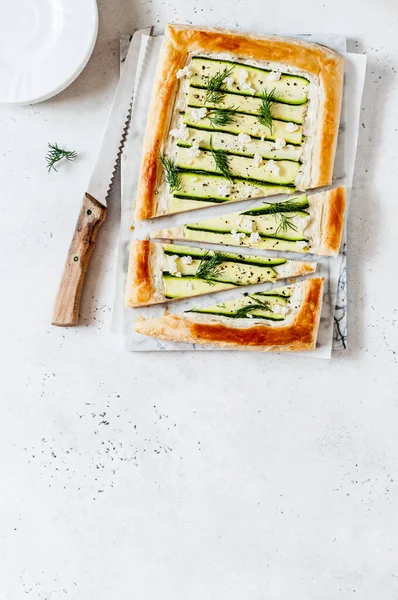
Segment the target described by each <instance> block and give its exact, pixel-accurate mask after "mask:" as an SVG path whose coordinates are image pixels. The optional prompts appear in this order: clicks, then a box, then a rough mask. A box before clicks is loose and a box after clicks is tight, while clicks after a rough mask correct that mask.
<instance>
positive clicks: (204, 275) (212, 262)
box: [195, 251, 228, 285]
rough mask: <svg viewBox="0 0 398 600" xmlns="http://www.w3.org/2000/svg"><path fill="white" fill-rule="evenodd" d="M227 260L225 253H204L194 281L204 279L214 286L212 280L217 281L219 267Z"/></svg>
mask: <svg viewBox="0 0 398 600" xmlns="http://www.w3.org/2000/svg"><path fill="white" fill-rule="evenodd" d="M227 260H228V254H225V252H214V254H213V255H212V254H210V251H207V252H205V254H204V255H203V258H202V259H201V261H200V263H199V266H198V269H197V271H196V273H195V278H196V279H206V281H207V282H208V283H209V284H210V285H214V282H213V281H212V280H213V279H217V277H218V276H219V274H220V265H221V264H222V263H223V262H225V261H227Z"/></svg>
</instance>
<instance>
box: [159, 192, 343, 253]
mask: <svg viewBox="0 0 398 600" xmlns="http://www.w3.org/2000/svg"><path fill="white" fill-rule="evenodd" d="M344 211H345V188H344V187H340V188H335V189H334V190H329V191H327V192H319V193H317V194H311V195H309V196H307V195H306V194H301V195H300V196H293V197H292V198H289V199H288V200H284V201H282V202H272V203H270V202H265V203H263V204H262V205H260V206H258V207H256V208H252V209H251V210H246V211H244V212H237V213H232V214H227V215H223V216H219V217H212V218H210V219H204V220H202V221H197V222H192V223H187V224H186V225H182V226H179V227H172V228H170V229H159V230H157V231H154V232H153V233H152V237H153V238H157V239H174V240H189V241H195V242H207V243H211V244H228V245H230V246H248V247H251V248H260V249H263V250H280V251H285V252H286V251H293V252H302V253H306V252H310V253H312V254H318V255H326V256H336V255H337V254H338V252H339V248H340V243H341V236H342V232H343V225H344Z"/></svg>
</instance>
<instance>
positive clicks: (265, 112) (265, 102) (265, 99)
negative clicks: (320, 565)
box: [257, 88, 277, 133]
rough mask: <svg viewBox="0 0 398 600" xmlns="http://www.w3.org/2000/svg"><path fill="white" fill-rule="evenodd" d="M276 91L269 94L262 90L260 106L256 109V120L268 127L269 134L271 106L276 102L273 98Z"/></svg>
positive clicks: (273, 90) (270, 129)
mask: <svg viewBox="0 0 398 600" xmlns="http://www.w3.org/2000/svg"><path fill="white" fill-rule="evenodd" d="M275 94H276V89H275V88H274V89H272V90H271V91H270V92H267V91H266V90H264V91H263V92H262V93H261V105H260V107H259V109H258V115H257V118H258V120H259V121H260V123H261V125H264V126H265V127H268V129H269V131H270V133H272V106H273V104H274V103H275V102H276V100H277V98H276V96H275Z"/></svg>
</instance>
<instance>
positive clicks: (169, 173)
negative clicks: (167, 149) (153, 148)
mask: <svg viewBox="0 0 398 600" xmlns="http://www.w3.org/2000/svg"><path fill="white" fill-rule="evenodd" d="M159 160H160V162H161V163H162V167H163V169H164V174H165V177H166V181H167V183H168V184H169V188H170V192H171V193H173V192H176V191H177V190H179V189H180V188H181V176H180V173H179V172H178V169H177V167H176V164H175V162H174V161H173V159H172V158H169V157H168V156H165V155H164V154H159Z"/></svg>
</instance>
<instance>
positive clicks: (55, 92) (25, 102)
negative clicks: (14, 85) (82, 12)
mask: <svg viewBox="0 0 398 600" xmlns="http://www.w3.org/2000/svg"><path fill="white" fill-rule="evenodd" d="M90 1H91V8H92V11H93V18H94V27H93V30H92V37H91V40H90V44H89V47H88V49H87V52H86V54H85V55H84V57H83V58H82V61H81V63H80V64H79V66H78V67H77V68H76V69H75V70H74V71H73V73H71V75H70V76H69V77H68V78H67V79H66V80H65V81H64V82H63V83H61V84H59V85H58V86H56V87H55V88H53V89H52V90H50V91H48V92H46V93H45V94H42V95H41V96H37V97H34V98H32V99H30V100H22V101H19V100H18V101H14V102H13V101H9V102H2V101H1V100H0V106H30V105H31V104H38V103H39V102H44V101H45V100H49V99H50V98H53V97H54V96H57V95H58V94H60V93H61V92H63V91H64V90H65V89H66V88H67V87H69V86H70V85H71V84H72V83H73V82H74V81H75V80H76V79H77V78H78V77H79V75H80V74H81V73H82V72H83V70H84V69H85V67H86V65H87V63H88V61H89V60H90V58H91V55H92V53H93V50H94V47H95V44H96V41H97V37H98V26H99V14H98V4H97V0H90Z"/></svg>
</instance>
